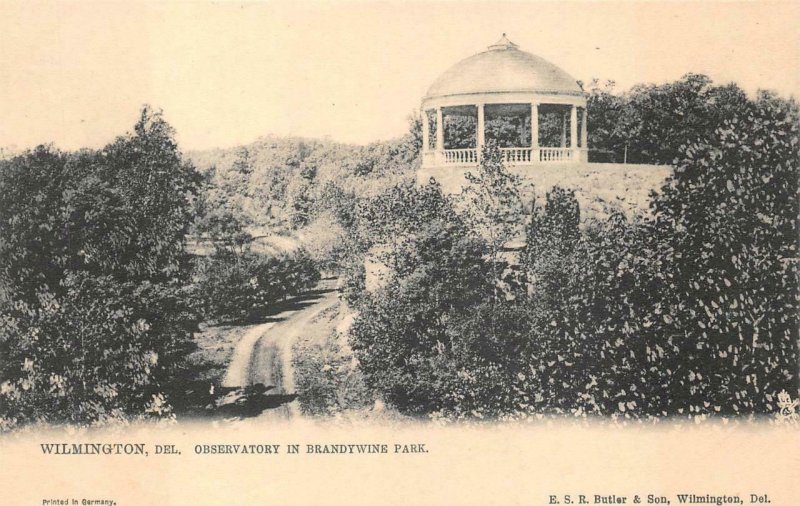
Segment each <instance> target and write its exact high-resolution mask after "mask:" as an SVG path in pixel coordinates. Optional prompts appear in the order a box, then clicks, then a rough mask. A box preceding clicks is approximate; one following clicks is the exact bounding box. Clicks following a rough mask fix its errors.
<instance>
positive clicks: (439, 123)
mask: <svg viewBox="0 0 800 506" xmlns="http://www.w3.org/2000/svg"><path fill="white" fill-rule="evenodd" d="M443 150H444V118H443V115H442V108H441V107H437V108H436V151H443Z"/></svg>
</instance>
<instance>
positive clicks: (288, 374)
mask: <svg viewBox="0 0 800 506" xmlns="http://www.w3.org/2000/svg"><path fill="white" fill-rule="evenodd" d="M335 286H336V279H324V280H322V281H321V282H320V283H319V285H317V287H316V288H315V289H314V290H312V291H310V292H308V293H306V294H304V295H302V296H300V297H297V298H295V299H293V300H290V301H288V303H287V305H286V306H287V307H286V309H284V310H283V311H281V312H279V313H277V314H274V315H272V316H270V317H269V321H268V322H266V323H262V324H260V325H257V326H255V327H253V328H252V329H250V330H249V331H248V332H247V333H246V334H245V335H244V336H242V338H241V340H240V341H239V343H238V344H237V345H236V348H235V349H234V352H233V358H232V359H231V363H230V364H229V365H228V370H227V371H226V374H225V377H224V378H223V381H222V386H223V387H248V386H252V385H258V384H262V385H264V386H266V387H272V388H270V389H269V390H268V392H267V394H268V396H269V397H273V398H275V399H281V398H285V399H288V398H291V396H293V395H294V393H295V389H294V373H293V370H292V345H293V344H294V343H295V342H296V341H297V338H298V337H300V336H301V335H302V334H303V332H304V329H305V328H306V327H307V326H308V325H309V324H310V323H311V322H312V321H314V319H315V318H317V317H318V316H319V315H320V314H321V313H322V312H323V311H325V310H327V309H329V308H331V307H333V306H335V305H336V304H338V303H339V299H338V297H337V291H336V289H335ZM298 413H299V409H298V406H297V402H296V401H291V402H285V401H284V402H280V403H279V405H278V406H277V407H275V408H274V409H267V410H265V411H264V412H263V413H262V414H261V415H260V416H262V417H278V418H289V417H291V416H294V415H297V414H298Z"/></svg>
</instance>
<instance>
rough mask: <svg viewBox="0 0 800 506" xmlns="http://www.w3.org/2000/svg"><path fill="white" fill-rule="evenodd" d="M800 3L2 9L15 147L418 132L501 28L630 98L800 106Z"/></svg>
mask: <svg viewBox="0 0 800 506" xmlns="http://www.w3.org/2000/svg"><path fill="white" fill-rule="evenodd" d="M798 27H800V2H797V1H793V2H745V3H736V2H702V3H700V2H688V3H687V2H675V1H670V2H635V3H634V2H630V1H629V2H605V1H596V0H595V1H591V2H589V1H567V2H558V3H555V2H536V1H529V2H524V3H499V2H493V3H471V2H469V3H468V2H455V1H447V2H439V3H429V2H386V1H382V2H376V1H373V2H352V1H347V2H345V1H338V2H337V1H324V2H323V1H314V2H308V1H306V2H291V3H289V2H275V1H273V2H246V3H239V2H215V3H211V2H197V1H186V0H184V1H181V2H158V3H151V2H137V1H134V2H130V1H126V2H117V1H105V2H91V1H88V2H87V1H83V2H30V1H26V2H16V1H13V0H12V1H9V0H0V147H6V148H11V149H12V150H20V149H25V148H29V147H33V146H35V145H37V144H41V143H48V142H52V143H54V144H55V145H56V146H57V147H59V148H62V149H76V148H80V147H91V148H96V147H100V146H102V145H104V144H106V143H107V142H109V141H111V140H113V138H114V137H115V136H116V135H119V134H121V133H124V132H126V131H129V130H130V129H131V128H132V126H133V124H134V123H135V121H136V118H137V115H138V112H139V109H140V108H141V106H142V105H143V104H150V105H152V106H154V107H156V108H160V109H162V110H163V112H164V116H165V118H166V119H167V121H169V123H170V124H172V126H173V127H174V128H175V129H176V132H177V139H178V142H179V144H180V146H181V148H183V149H207V148H215V147H230V146H234V145H239V144H245V143H249V142H252V141H254V140H255V139H257V138H258V137H260V136H265V135H270V134H272V135H296V136H304V137H320V138H325V137H327V138H330V139H333V140H336V141H342V142H353V143H367V142H372V141H377V140H381V139H388V138H391V137H396V136H399V135H402V134H403V133H404V132H405V131H406V130H407V128H408V123H407V117H408V116H409V114H410V113H412V112H413V111H414V110H415V109H418V108H419V105H420V100H421V98H422V96H423V95H424V94H425V91H426V90H427V88H428V86H429V85H430V84H431V83H432V82H433V81H434V80H435V79H436V78H437V77H438V76H439V75H440V74H441V73H443V72H444V71H445V70H447V68H448V67H450V66H451V65H453V64H455V63H457V62H458V61H459V60H461V59H463V58H466V57H468V56H471V55H472V54H475V53H477V52H480V51H483V50H485V49H486V46H488V45H490V44H492V43H494V42H495V41H496V40H498V39H499V38H500V36H501V35H502V33H504V32H505V33H507V34H508V37H509V39H511V40H512V41H513V42H515V43H517V44H518V45H519V46H520V49H522V50H525V51H529V52H532V53H534V54H537V55H539V56H541V57H543V58H545V59H547V60H549V61H551V62H553V63H555V64H556V65H558V66H560V67H561V68H563V69H564V70H566V71H567V72H568V73H570V74H571V75H572V76H574V77H575V78H576V79H579V80H583V81H589V80H590V79H592V78H593V77H596V78H600V79H613V80H614V81H616V83H617V88H618V89H620V90H624V89H627V88H629V87H630V86H632V85H634V84H637V83H641V82H653V83H662V82H666V81H670V80H675V79H678V78H680V77H681V76H682V75H684V74H685V73H687V72H696V73H704V74H707V75H709V76H710V77H711V78H712V79H713V80H714V81H715V82H717V83H727V82H731V81H734V82H736V83H738V84H739V85H740V86H742V87H743V88H744V89H745V90H746V91H748V92H750V93H752V92H755V91H756V90H757V89H759V88H766V89H771V90H774V91H777V92H778V93H780V94H782V95H783V96H790V95H791V96H795V97H798V96H800V28H798Z"/></svg>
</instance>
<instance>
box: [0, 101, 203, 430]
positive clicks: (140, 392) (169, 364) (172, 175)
mask: <svg viewBox="0 0 800 506" xmlns="http://www.w3.org/2000/svg"><path fill="white" fill-rule="evenodd" d="M200 181H201V177H200V175H199V174H198V173H197V172H196V171H195V170H194V168H193V167H192V166H191V165H189V164H187V163H185V162H184V161H183V160H182V158H181V155H180V152H179V151H178V149H177V146H176V144H175V142H174V139H173V131H172V129H171V128H170V126H169V125H168V124H167V123H166V122H165V121H164V119H163V117H162V115H161V113H157V112H154V111H152V110H151V109H150V108H149V107H145V108H143V109H142V112H141V115H140V118H139V121H138V122H137V123H136V125H135V127H134V130H133V132H131V133H129V134H126V135H124V136H121V137H119V138H117V139H116V140H115V141H114V142H113V143H111V144H109V145H108V146H106V147H105V148H103V149H101V150H99V151H89V150H84V151H80V152H77V153H72V154H67V153H62V152H59V151H56V150H54V149H53V148H51V147H46V146H40V147H38V148H36V149H35V150H34V151H32V152H27V153H25V154H22V155H20V156H17V157H15V158H12V159H11V160H7V161H5V162H2V165H0V192H2V194H3V195H4V196H6V197H4V198H3V199H2V200H1V201H0V256H2V257H3V258H4V263H3V265H2V267H0V281H1V282H2V283H0V284H2V286H3V287H4V289H3V292H5V296H4V298H3V300H2V301H0V304H2V306H0V309H2V313H3V315H4V317H3V319H2V323H0V371H2V374H0V376H1V377H2V378H3V379H4V381H3V383H2V394H0V398H2V403H3V405H2V406H0V409H2V411H0V416H2V417H3V420H4V421H5V423H6V424H13V423H23V422H26V421H32V420H45V421H53V422H58V421H70V422H77V423H92V422H96V421H102V420H104V419H106V418H108V417H113V418H116V417H119V416H122V415H123V414H126V415H144V414H147V413H153V414H159V415H164V414H168V409H167V408H166V406H165V405H164V404H163V402H162V401H163V400H164V395H168V394H169V386H170V384H173V385H174V382H173V381H172V379H173V378H174V376H175V375H176V374H178V373H179V372H180V363H181V359H182V357H183V356H185V355H186V353H188V351H189V350H190V348H191V333H192V331H193V330H194V328H195V327H196V324H197V316H196V314H195V313H194V311H193V310H192V307H191V305H190V304H189V303H188V302H187V301H188V300H189V296H188V294H187V293H186V286H187V285H188V283H189V262H188V255H187V253H186V250H185V236H186V233H187V231H188V229H189V227H190V225H191V221H192V210H193V201H194V199H195V197H196V195H197V192H198V189H199V185H200ZM95 299H97V300H95ZM91 301H94V302H91ZM148 357H149V358H148Z"/></svg>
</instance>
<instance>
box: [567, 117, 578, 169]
mask: <svg viewBox="0 0 800 506" xmlns="http://www.w3.org/2000/svg"><path fill="white" fill-rule="evenodd" d="M569 147H571V148H572V149H573V150H575V151H577V149H578V107H577V106H574V105H573V106H572V109H571V111H570V117H569ZM575 157H576V158H577V153H576V154H575Z"/></svg>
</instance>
